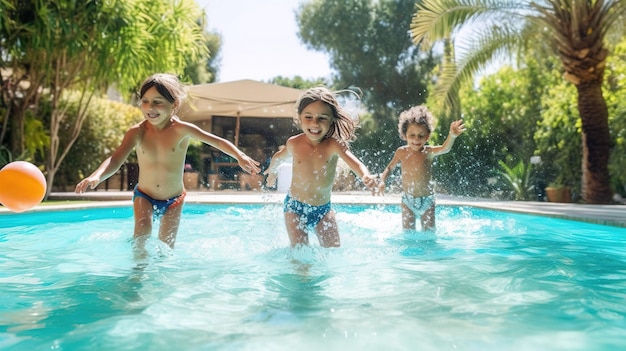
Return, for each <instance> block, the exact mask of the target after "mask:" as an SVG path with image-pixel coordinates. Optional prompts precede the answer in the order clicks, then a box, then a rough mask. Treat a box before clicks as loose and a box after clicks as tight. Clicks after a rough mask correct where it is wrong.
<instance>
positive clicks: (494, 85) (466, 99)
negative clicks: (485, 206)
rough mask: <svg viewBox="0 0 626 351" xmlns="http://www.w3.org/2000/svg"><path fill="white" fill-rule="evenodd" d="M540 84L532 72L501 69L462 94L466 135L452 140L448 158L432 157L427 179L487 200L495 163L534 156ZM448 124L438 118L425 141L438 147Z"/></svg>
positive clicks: (448, 122) (508, 68) (490, 190)
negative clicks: (429, 137)
mask: <svg viewBox="0 0 626 351" xmlns="http://www.w3.org/2000/svg"><path fill="white" fill-rule="evenodd" d="M541 79H542V77H541V75H538V74H537V71H536V70H531V69H529V68H524V69H520V70H514V69H513V68H511V67H508V66H505V67H502V68H501V69H500V70H499V71H497V72H496V73H494V74H492V75H489V76H485V77H483V78H482V79H481V80H480V83H479V85H478V86H477V88H476V89H470V87H468V89H464V90H462V91H461V94H460V98H461V101H463V107H462V109H461V112H462V118H463V121H464V123H465V125H466V127H467V132H465V133H464V134H463V135H461V136H460V137H459V138H457V139H456V142H455V144H454V147H453V149H452V151H451V152H450V153H449V154H446V155H442V156H440V157H437V159H436V163H435V165H434V167H433V178H434V179H435V180H437V182H438V183H439V184H440V185H441V187H443V188H444V189H446V190H447V191H449V192H451V193H454V194H459V195H468V196H489V195H490V193H491V192H492V191H493V190H494V189H493V188H492V187H491V186H490V185H489V184H488V183H487V179H489V178H490V177H492V176H493V174H495V173H498V170H499V169H500V165H499V162H500V160H505V159H507V157H508V155H518V157H519V159H520V160H526V161H527V160H529V159H530V157H531V156H532V155H533V153H534V151H535V144H534V142H533V134H534V131H535V128H536V125H537V123H538V121H539V119H540V113H539V110H540V106H541V97H540V95H541V91H540V90H539V91H537V90H535V89H538V88H536V87H540V86H542V84H538V81H539V82H540V81H541ZM450 122H451V121H450V120H445V119H442V120H440V121H439V123H438V126H437V128H436V130H435V133H433V135H432V137H431V141H430V143H431V144H434V145H437V144H441V143H442V142H443V141H444V140H445V138H446V137H447V135H448V133H449V128H450V127H449V126H450Z"/></svg>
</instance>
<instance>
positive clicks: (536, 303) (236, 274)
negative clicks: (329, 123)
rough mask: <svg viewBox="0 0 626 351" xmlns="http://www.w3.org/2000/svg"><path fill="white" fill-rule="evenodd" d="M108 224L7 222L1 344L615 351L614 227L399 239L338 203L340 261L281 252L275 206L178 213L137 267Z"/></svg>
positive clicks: (625, 262)
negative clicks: (171, 238) (173, 232)
mask: <svg viewBox="0 0 626 351" xmlns="http://www.w3.org/2000/svg"><path fill="white" fill-rule="evenodd" d="M116 211H118V212H115V213H113V214H112V215H111V218H107V216H106V215H104V214H106V210H97V211H94V212H95V213H90V212H89V211H79V212H75V213H68V214H66V215H67V216H68V218H73V219H74V220H73V221H72V220H70V219H64V218H65V217H64V216H65V214H63V213H60V214H56V216H55V217H54V218H58V219H59V221H58V223H62V225H59V224H58V223H57V224H55V225H53V226H51V225H50V223H51V221H52V222H54V221H53V220H51V218H50V217H49V216H43V217H42V218H39V217H28V218H25V217H19V218H18V219H17V220H16V222H15V223H18V225H15V226H7V225H6V224H3V226H4V228H2V232H1V233H0V267H2V269H1V270H0V296H2V298H3V303H2V305H0V349H2V350H26V349H28V350H31V349H32V350H41V349H58V350H74V349H94V350H96V349H97V350H137V349H146V350H171V349H181V350H291V349H298V350H319V349H342V350H343V349H346V350H351V349H358V350H380V349H398V350H408V349H420V350H455V349H472V350H501V349H514V350H537V349H542V350H609V349H610V350H613V349H620V347H621V348H623V347H624V346H626V341H625V340H626V326H625V325H624V320H626V307H624V303H623V301H624V300H625V299H626V245H625V244H626V229H622V228H611V227H605V226H594V225H589V224H583V223H575V222H568V221H561V220H554V219H548V218H537V217H529V216H519V215H510V214H503V213H497V212H488V211H481V210H473V209H469V208H454V207H440V208H438V213H437V215H438V220H437V229H436V230H435V231H432V232H420V231H404V230H402V228H401V223H400V222H401V220H400V211H399V209H398V208H395V207H384V206H383V207H371V206H370V207H356V206H352V207H351V206H344V207H338V208H337V221H338V224H339V229H340V234H341V239H342V247H341V248H336V249H323V248H320V247H319V245H318V244H317V241H316V239H315V237H314V236H313V237H312V238H311V246H309V247H299V248H295V249H291V248H290V247H289V241H288V239H287V234H286V230H285V229H284V223H283V217H282V210H281V208H280V206H273V205H268V206H256V207H255V206H247V205H242V206H193V205H191V206H187V207H186V212H185V215H184V217H183V221H182V222H181V228H180V232H179V235H178V240H177V246H176V249H175V250H169V248H167V247H166V245H164V244H162V243H160V242H159V241H158V240H156V239H154V237H153V238H151V239H150V240H148V241H147V242H146V245H145V255H143V256H142V257H139V258H138V257H136V256H135V255H134V252H133V250H132V241H131V240H129V239H130V237H132V227H133V222H132V211H130V210H128V211H126V210H124V211H125V212H124V211H123V213H119V211H120V210H116ZM16 218H17V217H16ZM5 219H6V217H5V218H3V223H6V221H5ZM9 220H10V219H9ZM29 223H30V224H29Z"/></svg>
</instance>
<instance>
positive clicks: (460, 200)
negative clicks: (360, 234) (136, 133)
mask: <svg viewBox="0 0 626 351" xmlns="http://www.w3.org/2000/svg"><path fill="white" fill-rule="evenodd" d="M284 197H285V194H281V193H277V192H258V191H227V190H224V191H189V192H188V193H187V198H186V200H185V201H186V202H187V203H240V204H244V203H282V201H283V199H284ZM436 198H437V204H439V205H458V206H471V207H478V208H486V209H494V210H499V211H508V212H519V213H530V214H536V215H543V216H549V217H556V218H564V219H573V220H578V221H583V222H590V223H597V224H606V225H613V226H619V227H626V205H583V204H574V203H553V202H538V201H500V200H492V199H475V198H464V197H452V196H447V195H441V194H437V195H436ZM49 199H50V200H54V201H68V202H67V203H65V204H43V205H40V206H37V207H36V208H35V209H33V210H32V211H39V210H47V209H64V208H85V207H94V206H129V205H130V200H131V199H132V192H130V191H93V192H87V193H85V194H81V195H78V194H74V193H51V194H50V196H49ZM332 202H333V203H335V204H383V205H385V204H390V205H395V204H399V203H400V195H399V194H387V195H385V196H383V197H381V196H372V195H371V193H369V192H365V191H362V192H358V191H357V192H334V193H333V195H332ZM3 212H8V211H7V210H6V209H4V208H2V207H0V213H3Z"/></svg>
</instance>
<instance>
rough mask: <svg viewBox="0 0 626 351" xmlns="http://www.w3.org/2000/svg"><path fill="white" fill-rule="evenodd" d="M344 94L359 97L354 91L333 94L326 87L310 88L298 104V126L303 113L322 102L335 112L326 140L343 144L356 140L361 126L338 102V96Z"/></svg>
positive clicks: (296, 119) (296, 118)
mask: <svg viewBox="0 0 626 351" xmlns="http://www.w3.org/2000/svg"><path fill="white" fill-rule="evenodd" d="M342 92H350V93H353V94H355V95H356V96H358V94H356V93H355V92H353V91H352V90H342V91H336V92H332V91H330V90H329V89H328V88H326V87H315V88H310V89H308V90H307V91H305V92H304V94H302V96H300V98H299V99H298V101H297V102H296V113H297V115H296V117H295V118H294V120H295V121H296V124H298V126H299V125H300V119H299V118H298V117H299V116H300V114H301V113H302V111H304V109H305V108H306V107H307V106H309V105H310V104H311V103H313V102H316V101H322V102H324V103H326V104H327V105H328V106H329V107H330V109H331V110H332V111H333V118H332V121H331V125H330V129H329V130H328V133H327V134H326V135H325V136H324V138H334V139H337V140H338V141H341V142H346V143H347V142H350V141H353V140H354V139H356V135H355V131H356V128H357V127H358V125H359V122H358V120H357V119H354V118H352V117H351V116H350V114H349V113H348V112H347V111H346V110H344V109H343V108H342V107H341V105H340V104H339V102H338V101H337V97H336V96H337V94H339V93H342Z"/></svg>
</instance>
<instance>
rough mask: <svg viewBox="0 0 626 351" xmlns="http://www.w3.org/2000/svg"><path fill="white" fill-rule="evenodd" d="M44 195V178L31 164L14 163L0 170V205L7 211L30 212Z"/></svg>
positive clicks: (23, 162)
mask: <svg viewBox="0 0 626 351" xmlns="http://www.w3.org/2000/svg"><path fill="white" fill-rule="evenodd" d="M45 195H46V177H44V175H43V173H41V171H40V170H39V168H37V167H36V166H35V165H33V164H32V163H29V162H25V161H15V162H11V163H9V164H8V165H6V166H4V167H3V168H2V169H1V170H0V203H1V204H2V205H4V206H5V207H6V208H8V209H9V210H11V211H13V212H24V211H26V210H30V209H31V208H33V207H35V206H37V205H39V204H40V203H41V200H43V197H44V196H45Z"/></svg>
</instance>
